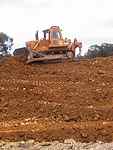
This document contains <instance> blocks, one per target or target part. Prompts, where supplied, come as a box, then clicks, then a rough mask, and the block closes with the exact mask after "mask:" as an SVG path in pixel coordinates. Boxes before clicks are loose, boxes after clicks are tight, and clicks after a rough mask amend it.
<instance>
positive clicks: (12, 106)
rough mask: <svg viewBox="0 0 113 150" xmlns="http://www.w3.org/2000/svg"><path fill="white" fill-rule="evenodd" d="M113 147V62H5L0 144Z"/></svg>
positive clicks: (0, 78)
mask: <svg viewBox="0 0 113 150" xmlns="http://www.w3.org/2000/svg"><path fill="white" fill-rule="evenodd" d="M70 138H71V139H74V140H76V141H81V142H91V141H93V142H96V141H103V142H111V141H113V57H108V58H97V59H92V60H81V61H79V60H76V61H64V62H60V63H43V64H39V63H35V64H30V65H27V64H25V63H24V62H22V61H21V60H19V59H18V58H15V57H10V58H7V59H5V60H4V61H0V139H1V140H4V139H9V140H27V139H35V140H37V141H40V142H41V141H53V140H58V141H63V140H64V139H70Z"/></svg>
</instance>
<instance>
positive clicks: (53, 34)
mask: <svg viewBox="0 0 113 150" xmlns="http://www.w3.org/2000/svg"><path fill="white" fill-rule="evenodd" d="M43 33H44V39H46V40H49V41H52V40H61V39H63V38H62V34H61V31H60V28H59V27H58V26H52V27H51V28H50V29H47V30H43Z"/></svg>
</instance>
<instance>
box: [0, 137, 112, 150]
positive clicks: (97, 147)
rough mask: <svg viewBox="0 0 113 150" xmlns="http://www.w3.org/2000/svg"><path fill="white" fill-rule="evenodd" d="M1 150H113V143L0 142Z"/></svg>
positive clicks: (69, 140)
mask: <svg viewBox="0 0 113 150" xmlns="http://www.w3.org/2000/svg"><path fill="white" fill-rule="evenodd" d="M0 149H1V150H112V149H113V143H102V142H99V141H98V142H97V143H91V142H90V143H78V142H76V141H74V140H73V139H68V140H65V141H64V142H63V143H60V142H58V141H54V142H42V143H39V142H35V141H33V140H29V141H18V142H4V141H0Z"/></svg>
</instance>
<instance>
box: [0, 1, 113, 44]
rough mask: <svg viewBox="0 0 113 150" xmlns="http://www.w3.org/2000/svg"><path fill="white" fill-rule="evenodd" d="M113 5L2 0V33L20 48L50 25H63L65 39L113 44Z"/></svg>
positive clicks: (0, 28)
mask: <svg viewBox="0 0 113 150" xmlns="http://www.w3.org/2000/svg"><path fill="white" fill-rule="evenodd" d="M112 4H113V2H112V0H109V1H108V0H19V1H17V0H10V2H9V0H4V1H3V0H1V1H0V18H1V20H3V21H2V22H1V23H0V31H3V32H6V33H8V34H9V35H10V36H12V37H13V38H14V39H15V44H16V45H17V46H19V45H21V44H20V43H25V41H27V40H32V39H33V38H34V34H35V31H36V30H37V29H39V30H43V29H45V28H48V27H49V26H51V25H59V26H61V28H62V29H63V30H64V34H65V36H69V37H72V38H74V37H75V36H76V37H78V38H79V39H80V40H82V41H83V43H84V44H85V43H86V44H87V43H88V44H89V43H92V42H91V41H95V42H96V41H97V42H100V41H101V42H102V41H105V40H107V41H112V38H113V29H112V25H113V20H112V18H113V13H112ZM4 18H5V19H4ZM96 39H97V40H96ZM86 44H85V45H86Z"/></svg>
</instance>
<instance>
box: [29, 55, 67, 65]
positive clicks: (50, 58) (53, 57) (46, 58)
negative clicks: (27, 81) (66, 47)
mask: <svg viewBox="0 0 113 150" xmlns="http://www.w3.org/2000/svg"><path fill="white" fill-rule="evenodd" d="M62 59H66V57H65V56H64V55H47V56H44V57H39V58H32V59H29V60H27V61H26V63H27V64H29V63H32V62H43V61H54V60H62Z"/></svg>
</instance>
